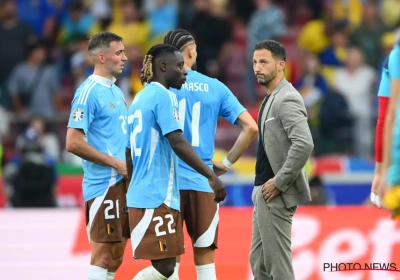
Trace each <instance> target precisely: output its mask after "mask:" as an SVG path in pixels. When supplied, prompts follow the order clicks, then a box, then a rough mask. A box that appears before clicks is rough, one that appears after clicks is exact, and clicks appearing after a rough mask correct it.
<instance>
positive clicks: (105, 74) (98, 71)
mask: <svg viewBox="0 0 400 280" xmlns="http://www.w3.org/2000/svg"><path fill="white" fill-rule="evenodd" d="M93 75H97V76H100V77H103V78H106V79H109V80H113V78H114V76H113V75H112V74H110V73H108V72H107V71H106V70H105V69H102V68H100V67H95V68H94V71H93Z"/></svg>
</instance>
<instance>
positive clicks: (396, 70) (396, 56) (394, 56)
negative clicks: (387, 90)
mask: <svg viewBox="0 0 400 280" xmlns="http://www.w3.org/2000/svg"><path fill="white" fill-rule="evenodd" d="M399 61H400V48H397V47H396V48H395V49H393V51H392V53H391V54H390V59H389V73H390V78H391V79H396V80H398V79H400V63H399Z"/></svg>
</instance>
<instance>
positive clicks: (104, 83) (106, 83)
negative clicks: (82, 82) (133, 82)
mask: <svg viewBox="0 0 400 280" xmlns="http://www.w3.org/2000/svg"><path fill="white" fill-rule="evenodd" d="M89 78H90V79H92V80H93V81H95V82H96V83H98V84H100V85H102V86H105V87H108V88H111V87H112V85H113V84H114V83H115V81H116V80H117V79H116V78H115V77H113V78H112V80H110V79H107V78H104V77H102V76H99V75H95V74H93V75H90V77H89Z"/></svg>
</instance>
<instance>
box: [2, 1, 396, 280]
mask: <svg viewBox="0 0 400 280" xmlns="http://www.w3.org/2000/svg"><path fill="white" fill-rule="evenodd" d="M0 3H1V6H0V38H2V40H1V44H0V63H1V64H0V65H1V66H0V90H1V91H0V157H1V159H2V161H1V165H0V177H1V180H0V240H1V241H0V250H1V251H2V254H1V256H0V272H1V275H2V276H1V277H0V278H1V279H17V280H25V279H41V280H43V279H58V280H61V279H85V277H86V269H87V265H88V262H89V257H90V247H89V244H88V242H87V238H86V232H85V228H84V216H83V212H82V205H83V200H82V196H81V185H80V184H81V179H82V168H81V165H80V160H79V159H77V158H76V157H75V156H73V155H71V154H68V153H67V152H66V151H65V133H66V124H67V120H68V115H69V110H70V102H71V100H72V97H73V94H74V90H75V88H76V87H77V85H78V84H80V83H81V82H82V81H83V80H84V79H85V78H86V77H87V76H88V75H90V74H91V72H92V65H91V63H90V60H89V59H88V57H87V54H86V49H87V38H88V36H90V35H92V34H94V33H96V32H98V31H102V30H109V31H112V32H115V33H117V34H119V35H121V36H122V37H123V38H124V44H125V48H126V54H127V56H128V59H129V62H128V67H125V69H124V72H123V74H122V76H121V77H119V79H118V82H117V83H118V85H119V86H120V87H121V88H122V89H123V92H124V94H125V96H126V98H127V99H128V100H132V98H133V96H134V95H135V94H136V93H137V92H138V91H139V90H140V89H141V88H142V86H141V85H140V81H139V72H140V70H141V67H142V65H141V63H142V58H143V54H144V53H145V52H146V51H147V50H148V48H149V46H151V45H153V44H155V43H158V42H160V40H161V39H162V38H163V36H164V34H165V33H166V32H167V31H169V30H170V29H174V28H177V27H181V28H184V29H187V30H188V31H190V32H192V33H193V34H194V36H195V38H196V40H197V42H196V43H197V46H198V70H199V71H200V72H202V73H204V74H207V75H209V76H212V77H216V78H218V79H220V80H221V81H222V82H224V83H225V84H226V85H227V86H228V87H229V88H230V89H231V90H232V91H233V92H234V94H235V95H236V96H237V97H238V99H239V100H240V101H241V102H242V103H243V104H244V105H245V106H246V107H247V108H248V110H249V111H250V112H251V114H252V115H253V117H254V118H255V119H257V118H256V116H257V113H258V108H259V104H260V102H261V100H262V98H263V96H264V91H263V89H262V88H260V87H259V86H258V85H257V84H256V81H255V79H254V77H253V73H252V69H251V60H250V59H249V58H251V53H252V48H253V45H254V43H255V42H257V41H260V40H263V39H275V40H277V41H279V42H281V43H282V44H283V45H284V46H285V47H286V49H287V55H288V61H287V69H286V78H287V79H288V80H289V81H290V82H291V83H292V84H293V85H295V86H296V88H297V89H298V90H299V92H300V93H301V94H302V96H303V97H304V101H305V104H306V107H307V109H308V113H309V124H310V127H311V129H312V133H313V137H314V142H315V149H314V153H313V156H312V158H311V159H310V161H309V163H308V166H307V170H308V172H309V177H310V185H311V189H312V196H313V199H314V200H313V202H312V203H310V205H304V206H301V207H300V208H299V211H298V214H297V215H296V217H295V221H294V228H293V257H294V264H295V269H296V274H297V279H300V280H302V279H303V280H309V279H377V280H381V279H387V280H389V279H400V273H393V272H392V273H389V272H385V271H356V272H354V271H353V272H340V273H327V272H323V263H325V262H332V263H336V262H338V263H346V262H360V263H365V262H366V263H371V262H376V263H388V262H397V269H400V246H399V245H400V226H399V223H398V222H396V221H392V220H391V219H390V215H389V213H388V212H386V211H384V210H379V209H375V208H373V207H370V205H369V204H370V203H369V192H370V187H371V181H372V178H373V171H374V160H373V156H374V128H375V123H376V114H377V104H376V100H377V98H376V91H377V87H378V85H379V80H380V71H381V64H382V62H383V59H384V57H385V56H386V55H387V54H388V53H389V52H390V50H391V49H392V47H393V45H394V44H396V41H397V38H398V35H399V33H400V29H399V27H400V1H398V0H378V1H367V0H346V1H343V0H296V1H294V0H279V1H270V0H142V1H140V0H137V1H133V0H128V1H125V0H84V1H75V0H32V1H31V0H0ZM40 66H41V67H40ZM37 69H39V71H37ZM36 73H40V74H36ZM239 132H240V130H239V129H238V128H235V127H232V126H230V125H229V124H227V123H226V122H224V121H223V120H221V121H220V123H219V125H218V129H217V132H216V133H217V137H216V148H217V150H216V154H215V159H222V158H223V157H224V156H225V154H226V151H227V150H228V149H229V148H230V147H231V146H232V145H233V143H234V141H235V139H236V137H237V136H238V134H239ZM255 144H256V143H253V145H252V146H251V147H250V149H249V150H248V151H247V152H246V156H245V157H243V158H242V159H240V161H239V162H238V163H237V164H235V165H234V167H233V168H232V170H231V171H230V173H229V174H226V175H224V176H223V180H224V181H225V182H226V185H227V188H228V197H227V200H226V201H225V202H224V203H223V206H224V207H222V210H221V229H220V231H221V233H220V239H221V242H220V244H221V246H220V249H219V250H218V251H217V256H216V257H217V260H216V263H217V274H218V279H226V280H228V279H229V280H230V279H238V280H242V279H243V280H244V279H246V280H247V279H252V278H251V272H250V268H249V266H248V255H249V248H250V238H251V213H252V208H251V206H252V203H251V198H250V197H251V190H252V187H253V180H254V166H255V157H254V156H255V153H256V145H255ZM32 153H34V154H35V155H36V156H35V158H36V161H35V162H36V164H34V163H29V164H32V165H29V164H28V165H26V164H23V163H26V162H29V160H28V158H29V157H28V156H27V155H32ZM38 163H40V164H38ZM40 206H49V207H52V209H47V210H44V209H38V207H40ZM33 207H35V209H33ZM187 241H188V238H186V245H187V246H186V248H187V254H186V255H185V256H184V258H183V261H182V265H181V268H182V269H181V279H183V280H187V279H190V280H191V279H195V269H194V266H193V265H192V264H191V260H192V252H191V249H190V246H189V243H188V242H187ZM131 256H132V254H131V249H130V248H129V246H128V249H127V252H126V257H125V261H124V264H123V267H122V269H121V271H120V272H119V273H118V274H117V279H132V277H133V276H134V275H135V273H136V272H137V271H138V269H140V268H141V267H143V266H144V265H145V264H143V263H142V262H138V261H133V260H132V257H131ZM60 271H62V273H61V272H60Z"/></svg>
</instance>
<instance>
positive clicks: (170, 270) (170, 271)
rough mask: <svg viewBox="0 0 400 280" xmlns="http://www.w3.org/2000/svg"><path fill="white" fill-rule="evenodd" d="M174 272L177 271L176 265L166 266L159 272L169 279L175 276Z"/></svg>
mask: <svg viewBox="0 0 400 280" xmlns="http://www.w3.org/2000/svg"><path fill="white" fill-rule="evenodd" d="M174 270H175V264H171V263H169V264H166V265H165V266H164V267H163V268H162V269H161V271H159V272H160V273H161V274H162V275H164V276H165V277H167V278H169V277H170V276H172V274H174Z"/></svg>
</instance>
